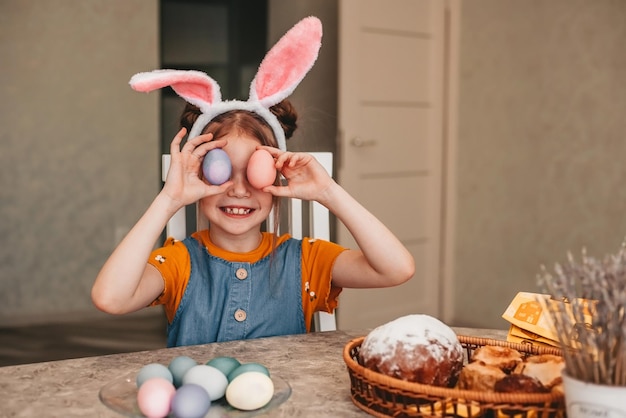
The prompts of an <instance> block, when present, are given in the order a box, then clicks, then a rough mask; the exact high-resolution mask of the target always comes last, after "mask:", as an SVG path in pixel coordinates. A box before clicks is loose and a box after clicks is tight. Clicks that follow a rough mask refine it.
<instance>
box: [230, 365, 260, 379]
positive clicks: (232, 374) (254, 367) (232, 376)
mask: <svg viewBox="0 0 626 418" xmlns="http://www.w3.org/2000/svg"><path fill="white" fill-rule="evenodd" d="M246 372H261V373H263V374H264V375H266V376H269V375H270V371H269V370H268V369H267V367H265V366H264V365H262V364H260V363H243V364H242V365H241V366H239V367H237V368H236V369H235V370H233V371H232V372H230V373H229V374H228V382H232V381H233V380H234V379H235V378H236V377H237V376H239V375H240V374H243V373H246Z"/></svg>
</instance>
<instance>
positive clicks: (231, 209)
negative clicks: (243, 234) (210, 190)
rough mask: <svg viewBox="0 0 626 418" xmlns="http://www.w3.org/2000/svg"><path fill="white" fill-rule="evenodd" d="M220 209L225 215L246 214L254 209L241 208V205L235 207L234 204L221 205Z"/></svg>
mask: <svg viewBox="0 0 626 418" xmlns="http://www.w3.org/2000/svg"><path fill="white" fill-rule="evenodd" d="M220 209H221V210H222V212H224V213H225V214H227V215H235V216H237V215H239V216H243V215H248V214H250V213H251V212H253V211H254V209H251V208H242V207H235V206H223V207H221V208H220Z"/></svg>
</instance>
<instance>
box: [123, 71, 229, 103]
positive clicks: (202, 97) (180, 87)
mask: <svg viewBox="0 0 626 418" xmlns="http://www.w3.org/2000/svg"><path fill="white" fill-rule="evenodd" d="M129 84H130V86H131V87H132V88H133V89H134V90H136V91H141V92H149V91H152V90H156V89H160V88H163V87H167V86H170V87H172V89H174V91H175V92H176V93H177V94H178V95H179V96H180V97H182V98H183V99H185V100H186V101H187V102H189V103H191V104H194V105H196V106H198V107H199V108H200V109H202V110H204V109H206V108H207V107H208V106H210V105H212V104H215V103H218V102H220V101H221V100H222V98H221V93H220V87H219V85H218V84H217V83H216V82H215V80H213V79H212V78H211V77H209V76H208V75H206V74H205V73H203V72H201V71H193V70H189V71H182V70H154V71H150V72H146V73H138V74H135V75H134V76H132V77H131V79H130V82H129Z"/></svg>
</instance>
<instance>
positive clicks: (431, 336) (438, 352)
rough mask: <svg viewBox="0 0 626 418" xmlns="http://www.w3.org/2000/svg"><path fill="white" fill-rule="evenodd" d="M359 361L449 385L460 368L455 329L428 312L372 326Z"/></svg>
mask: <svg viewBox="0 0 626 418" xmlns="http://www.w3.org/2000/svg"><path fill="white" fill-rule="evenodd" d="M359 356H360V362H361V364H362V365H363V366H364V367H366V368H368V369H371V370H374V371H376V372H379V373H382V374H385V375H388V376H392V377H395V378H398V379H402V380H406V381H409V382H417V383H423V384H428V385H434V386H443V387H453V386H454V385H455V384H456V382H457V379H458V376H459V373H460V372H461V369H462V368H463V347H462V345H461V343H460V342H459V340H458V338H457V336H456V334H455V332H454V331H453V330H452V329H451V328H450V327H448V326H447V325H446V324H444V323H443V322H441V321H439V320H438V319H436V318H434V317H432V316H429V315H420V314H415V315H407V316H403V317H400V318H398V319H395V320H393V321H391V322H388V323H386V324H383V325H381V326H379V327H377V328H375V329H374V330H372V331H371V332H370V333H369V334H368V335H367V336H366V337H365V338H364V340H363V343H362V345H361V349H360V354H359Z"/></svg>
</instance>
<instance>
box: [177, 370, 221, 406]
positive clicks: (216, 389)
mask: <svg viewBox="0 0 626 418" xmlns="http://www.w3.org/2000/svg"><path fill="white" fill-rule="evenodd" d="M190 383H194V384H196V385H199V386H202V387H203V388H204V390H206V391H207V393H208V394H209V397H210V398H211V401H214V400H216V399H219V398H221V397H223V396H224V393H225V392H226V386H228V379H227V378H226V376H225V375H224V373H222V372H221V371H219V370H218V369H216V368H215V367H213V366H207V365H206V364H198V365H197V366H193V367H192V368H191V369H189V370H187V373H185V375H184V376H183V385H187V384H190Z"/></svg>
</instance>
